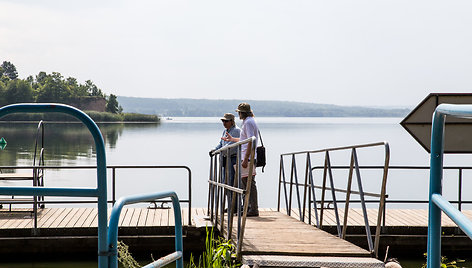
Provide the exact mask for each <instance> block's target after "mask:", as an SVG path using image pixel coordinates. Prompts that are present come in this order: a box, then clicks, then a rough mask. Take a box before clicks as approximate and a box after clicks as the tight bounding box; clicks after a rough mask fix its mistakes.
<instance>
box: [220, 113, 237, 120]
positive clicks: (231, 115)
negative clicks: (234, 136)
mask: <svg viewBox="0 0 472 268" xmlns="http://www.w3.org/2000/svg"><path fill="white" fill-rule="evenodd" d="M220 119H221V120H225V121H226V120H229V121H234V114H232V113H226V114H225V115H223V117H221V118H220Z"/></svg>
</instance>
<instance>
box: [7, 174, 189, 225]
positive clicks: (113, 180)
mask: <svg viewBox="0 0 472 268" xmlns="http://www.w3.org/2000/svg"><path fill="white" fill-rule="evenodd" d="M39 167H40V168H41V169H46V170H47V169H55V170H60V169H67V170H71V169H96V168H97V167H96V166H0V170H2V169H31V168H39ZM107 169H109V170H111V174H112V175H111V200H107V203H109V204H115V202H116V177H117V175H116V171H117V170H119V169H184V170H186V171H187V174H188V177H187V182H188V185H187V193H188V199H179V201H180V202H181V203H188V208H189V209H188V215H187V217H188V223H189V224H191V222H192V221H191V217H192V214H191V213H192V171H191V169H190V168H189V167H188V166H164V165H159V166H152V165H141V166H140V165H109V166H107ZM42 186H44V182H43V185H42ZM1 203H4V204H6V203H8V201H0V204H1ZM30 203H31V202H28V201H23V202H22V201H17V202H15V204H30ZM39 203H40V205H43V204H95V203H97V201H96V200H94V201H85V200H77V201H75V200H64V201H60V200H59V201H45V200H42V201H40V202H39ZM33 214H34V220H35V222H36V221H37V213H33ZM34 228H37V225H35V227H34Z"/></svg>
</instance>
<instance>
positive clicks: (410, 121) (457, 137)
mask: <svg viewBox="0 0 472 268" xmlns="http://www.w3.org/2000/svg"><path fill="white" fill-rule="evenodd" d="M441 103H450V104H472V93H431V94H429V95H428V96H427V97H426V98H425V99H424V100H423V101H422V102H421V103H420V104H419V105H418V106H416V108H415V109H413V111H411V112H410V114H408V115H407V116H406V117H405V119H403V121H401V122H400V124H401V125H402V126H403V128H405V129H406V131H408V133H410V134H411V135H412V136H413V138H414V139H415V140H416V141H417V142H418V143H419V144H421V146H423V148H424V149H425V150H426V151H428V153H430V152H431V148H430V147H431V121H432V117H433V113H434V110H435V109H436V106H438V105H439V104H441ZM445 132H446V133H445V134H446V135H445V141H444V145H445V146H444V153H471V152H472V139H471V138H470V137H471V136H472V124H471V122H470V120H469V121H467V120H466V119H463V118H451V117H447V118H446V128H445Z"/></svg>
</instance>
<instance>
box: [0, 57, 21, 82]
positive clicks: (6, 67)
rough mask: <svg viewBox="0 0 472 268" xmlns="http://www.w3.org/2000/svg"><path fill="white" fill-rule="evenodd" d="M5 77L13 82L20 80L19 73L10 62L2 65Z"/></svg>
mask: <svg viewBox="0 0 472 268" xmlns="http://www.w3.org/2000/svg"><path fill="white" fill-rule="evenodd" d="M1 66H2V69H3V75H5V76H7V77H8V78H10V79H11V80H13V79H17V78H18V72H17V71H16V67H15V65H13V63H11V62H9V61H4V62H3V63H2V65H1Z"/></svg>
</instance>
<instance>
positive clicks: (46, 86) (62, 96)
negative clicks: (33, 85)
mask: <svg viewBox="0 0 472 268" xmlns="http://www.w3.org/2000/svg"><path fill="white" fill-rule="evenodd" d="M42 81H43V80H42ZM37 94H38V96H37V99H36V100H37V101H38V102H66V103H67V101H68V100H70V96H71V94H70V91H68V89H67V86H66V84H65V82H64V79H63V76H62V75H61V74H60V73H58V72H53V73H52V74H50V75H47V76H46V78H45V79H44V82H43V83H40V86H39V88H38V92H37Z"/></svg>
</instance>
